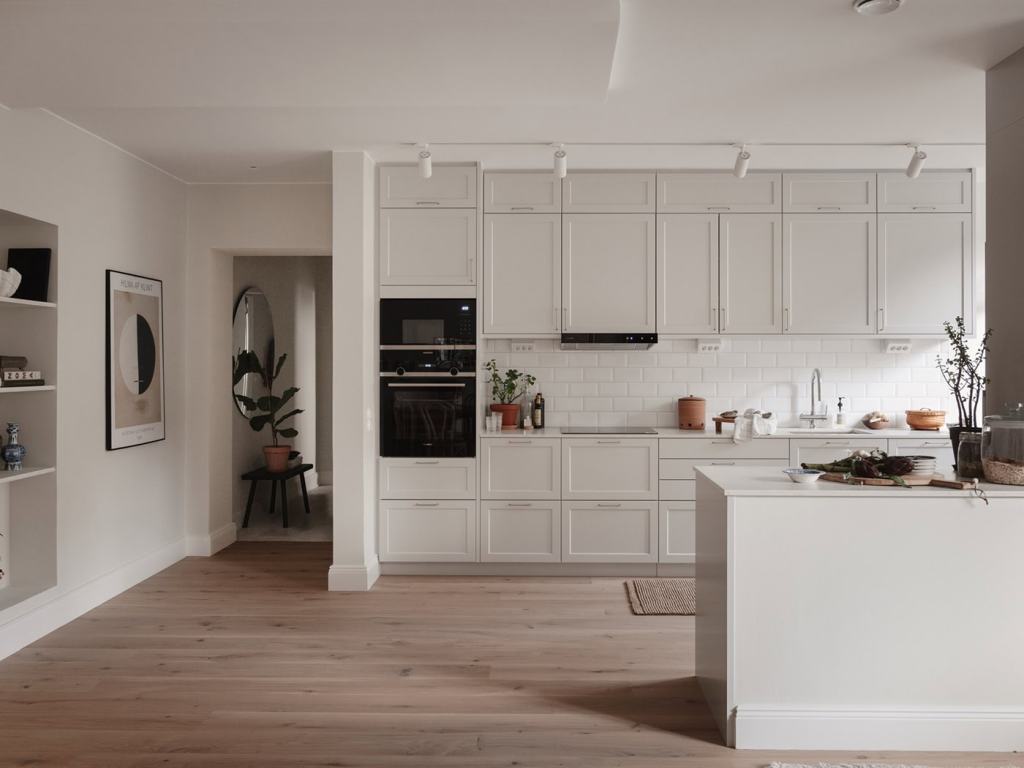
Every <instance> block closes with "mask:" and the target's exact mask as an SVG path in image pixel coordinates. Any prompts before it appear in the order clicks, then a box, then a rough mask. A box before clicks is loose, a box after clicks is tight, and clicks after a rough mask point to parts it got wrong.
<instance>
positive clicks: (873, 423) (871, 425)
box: [861, 421, 891, 429]
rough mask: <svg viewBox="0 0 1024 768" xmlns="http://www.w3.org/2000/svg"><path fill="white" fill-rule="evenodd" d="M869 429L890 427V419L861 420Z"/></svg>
mask: <svg viewBox="0 0 1024 768" xmlns="http://www.w3.org/2000/svg"><path fill="white" fill-rule="evenodd" d="M861 423H862V424H863V425H864V426H865V427H867V428H868V429H888V428H889V424H890V423H891V422H889V421H863V422H861Z"/></svg>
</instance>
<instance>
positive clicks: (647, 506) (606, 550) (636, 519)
mask: <svg viewBox="0 0 1024 768" xmlns="http://www.w3.org/2000/svg"><path fill="white" fill-rule="evenodd" d="M562 561H563V562H566V563H656V562H657V561H658V502H656V501H618V502H600V501H565V502H562Z"/></svg>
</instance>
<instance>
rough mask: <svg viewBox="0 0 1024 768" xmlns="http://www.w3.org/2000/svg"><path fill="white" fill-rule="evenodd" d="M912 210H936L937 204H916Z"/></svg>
mask: <svg viewBox="0 0 1024 768" xmlns="http://www.w3.org/2000/svg"><path fill="white" fill-rule="evenodd" d="M912 210H915V211H934V210H935V206H934V205H915V206H913V207H912Z"/></svg>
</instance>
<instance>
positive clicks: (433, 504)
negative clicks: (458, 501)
mask: <svg viewBox="0 0 1024 768" xmlns="http://www.w3.org/2000/svg"><path fill="white" fill-rule="evenodd" d="M440 504H441V502H440V501H417V502H416V504H414V505H413V506H417V507H436V506H439V505H440Z"/></svg>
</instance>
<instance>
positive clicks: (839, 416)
mask: <svg viewBox="0 0 1024 768" xmlns="http://www.w3.org/2000/svg"><path fill="white" fill-rule="evenodd" d="M844 399H845V398H842V397H840V398H839V412H838V413H836V424H845V423H846V414H845V413H843V400H844Z"/></svg>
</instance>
